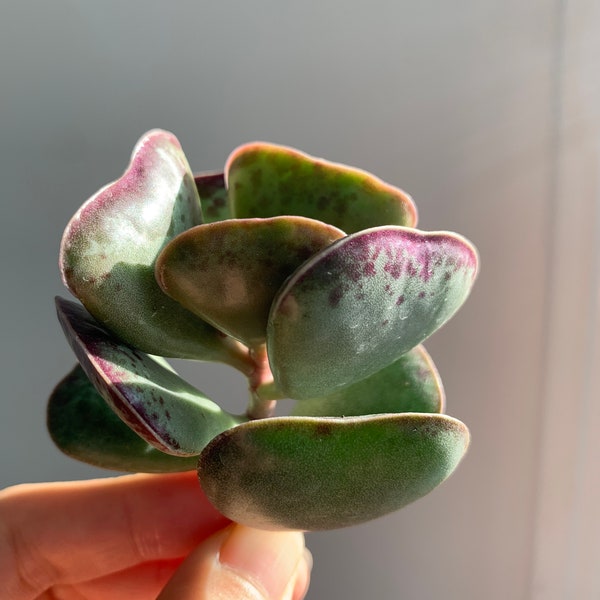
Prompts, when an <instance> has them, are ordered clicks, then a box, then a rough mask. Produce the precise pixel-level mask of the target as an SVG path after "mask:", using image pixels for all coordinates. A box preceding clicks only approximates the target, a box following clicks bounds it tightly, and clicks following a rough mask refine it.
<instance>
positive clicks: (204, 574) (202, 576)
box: [158, 525, 306, 600]
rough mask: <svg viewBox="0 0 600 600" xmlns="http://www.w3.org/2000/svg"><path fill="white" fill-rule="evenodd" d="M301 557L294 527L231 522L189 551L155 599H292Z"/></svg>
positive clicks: (299, 539)
mask: <svg viewBox="0 0 600 600" xmlns="http://www.w3.org/2000/svg"><path fill="white" fill-rule="evenodd" d="M304 561H305V559H304V536H303V535H302V534H301V533H299V532H291V531H286V532H281V531H279V532H273V531H261V530H256V529H250V528H249V527H244V526H242V525H231V526H230V527H228V528H227V529H226V530H224V531H220V532H219V533H217V534H216V535H214V536H212V537H211V538H210V539H208V540H206V541H205V542H203V543H202V544H201V545H200V546H199V547H198V548H197V549H196V550H194V552H193V553H192V554H190V556H188V558H187V559H186V560H185V562H184V563H183V564H182V566H181V567H180V568H179V569H178V571H177V572H176V573H175V575H174V576H173V578H172V579H171V580H170V581H169V583H168V584H167V586H166V587H165V589H164V590H163V592H162V594H161V595H160V596H159V598H158V600H211V599H212V598H222V599H223V600H292V598H293V597H294V596H293V594H294V593H295V583H296V581H297V577H298V573H299V572H300V571H301V570H302V569H306V565H305V564H304ZM298 597H299V598H300V597H301V596H298Z"/></svg>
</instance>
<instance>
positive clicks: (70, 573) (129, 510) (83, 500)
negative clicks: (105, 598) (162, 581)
mask: <svg viewBox="0 0 600 600" xmlns="http://www.w3.org/2000/svg"><path fill="white" fill-rule="evenodd" d="M228 522H229V521H228V520H227V519H226V518H225V517H223V516H222V515H220V514H219V513H218V512H217V511H216V510H215V509H214V508H213V507H212V506H211V505H210V503H209V502H208V500H207V499H206V497H205V496H204V494H203V492H202V490H201V489H200V485H199V484H198V479H197V477H196V474H195V473H177V474H172V475H126V476H123V477H116V478H112V479H98V480H92V481H85V482H67V483H47V484H30V485H20V486H16V487H14V488H8V489H7V490H4V491H3V492H0V573H5V574H7V576H3V577H2V578H1V579H0V597H2V598H12V597H19V598H20V597H22V595H15V592H14V590H25V591H26V592H27V593H28V594H30V595H32V597H35V595H37V594H39V593H41V592H43V591H44V590H46V589H48V588H49V587H51V586H52V585H55V584H57V583H76V582H80V581H87V580H90V579H93V578H96V577H101V576H103V575H107V574H109V573H113V572H116V571H121V570H123V569H126V568H128V567H131V566H134V565H136V564H140V563H144V562H148V561H155V560H167V559H172V558H177V557H182V556H185V555H187V554H188V553H189V552H190V551H191V550H192V549H193V548H194V547H195V546H196V545H197V544H198V543H199V542H200V541H201V540H203V539H204V538H206V537H208V536H209V535H211V534H212V533H214V532H215V531H217V530H218V529H221V528H222V527H225V526H226V525H227V524H228ZM21 594H23V592H21Z"/></svg>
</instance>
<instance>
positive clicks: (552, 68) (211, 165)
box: [0, 0, 563, 600]
mask: <svg viewBox="0 0 600 600" xmlns="http://www.w3.org/2000/svg"><path fill="white" fill-rule="evenodd" d="M561 11H562V9H561V3H560V2H547V1H543V0H534V1H530V2H522V1H521V0H508V1H500V0H496V1H494V0H484V1H481V2H470V1H461V0H459V1H457V2H452V3H444V2H435V1H433V0H424V1H420V2H417V1H414V2H407V1H402V2H391V1H390V2H386V1H382V0H372V1H371V2H369V3H366V2H362V3H361V2H348V1H345V2H342V1H337V0H322V1H319V2H316V1H315V2H313V1H305V2H302V3H291V2H282V1H278V2H276V1H272V2H271V1H266V0H261V1H256V2H250V1H248V2H242V1H238V2H228V1H221V2H206V1H204V2H202V1H199V2H183V1H179V2H162V3H161V2H155V1H143V2H142V1H129V2H106V1H104V2H96V3H92V2H75V1H66V0H56V1H54V2H23V3H17V2H14V3H8V2H0V185H1V190H2V193H1V197H0V219H1V220H0V223H1V227H2V235H1V236H0V244H1V246H0V249H1V256H2V270H3V273H2V279H3V284H2V293H1V296H0V302H1V309H2V310H1V312H0V314H1V315H2V316H1V318H2V336H1V339H0V353H1V354H0V358H1V360H2V362H1V364H2V382H3V398H2V402H1V405H0V415H1V417H0V457H1V458H0V461H1V463H0V484H1V485H2V486H4V485H10V484H15V483H19V482H26V481H44V480H60V479H75V478H88V477H96V476H100V475H101V476H104V475H106V473H105V472H104V471H100V470H96V469H93V468H91V467H88V466H86V465H83V464H78V463H76V462H75V461H72V460H71V459H69V458H66V457H64V456H62V455H61V454H60V453H59V452H58V451H57V450H55V449H54V447H53V446H52V444H51V443H50V441H49V439H48V437H47V434H46V433H45V424H44V408H45V401H46V397H47V395H48V393H49V392H50V390H51V388H52V387H53V385H54V384H55V383H56V382H57V381H58V380H59V379H60V378H61V377H62V376H63V374H64V373H65V372H66V371H67V370H68V369H69V368H70V367H71V365H72V364H73V362H74V359H73V356H72V354H71V352H70V350H69V348H68V347H67V344H66V342H65V341H64V339H63V337H62V334H61V332H60V330H59V326H58V324H57V322H56V319H55V316H54V308H53V301H52V298H53V296H54V295H56V294H62V295H67V293H66V292H65V291H64V290H63V289H62V285H61V282H60V278H59V275H58V270H57V252H58V243H59V240H60V237H61V233H62V230H63V228H64V226H65V224H66V222H67V220H68V219H69V218H70V216H71V215H72V213H73V212H74V211H75V210H76V209H77V207H78V206H79V205H80V204H81V203H82V202H83V201H84V200H85V199H86V198H87V197H88V196H90V195H91V194H92V193H93V192H95V191H96V190H97V189H98V188H99V187H100V186H102V185H104V184H105V183H107V182H109V181H111V180H113V179H115V178H116V177H118V176H119V175H120V174H121V172H122V171H123V169H124V168H125V166H126V165H127V162H128V160H129V154H130V152H131V149H132V148H133V145H134V144H135V142H136V141H137V139H138V138H139V137H140V136H141V135H142V134H143V133H144V132H145V131H146V130H148V129H151V128H154V127H161V128H164V129H168V130H171V131H173V132H174V133H175V134H176V135H177V136H178V137H179V139H180V141H181V143H182V145H183V148H184V150H185V152H186V155H187V157H188V159H189V161H190V164H191V165H192V168H193V169H195V170H205V169H217V168H220V167H221V166H222V165H223V164H224V161H225V159H226V157H227V155H228V153H229V152H230V151H231V150H232V149H233V148H234V147H236V146H237V145H239V144H241V143H243V142H247V141H251V140H255V139H260V140H268V141H272V142H277V143H282V144H286V145H291V146H295V147H297V148H300V149H302V150H304V151H306V152H309V153H311V154H314V155H318V156H323V157H325V158H328V159H331V160H334V161H337V162H344V163H348V164H351V165H356V166H360V167H362V168H364V169H367V170H370V171H372V172H374V173H376V174H377V175H379V176H380V177H382V178H383V179H384V180H386V181H388V182H390V183H392V184H395V185H398V186H400V187H402V188H404V189H405V190H407V191H408V192H409V193H410V194H411V195H412V196H413V197H414V198H415V200H416V202H417V204H418V207H419V211H420V227H421V228H423V229H428V230H436V229H450V230H456V231H458V232H460V233H462V234H464V235H466V236H467V237H469V238H470V239H471V240H472V241H473V242H474V243H475V244H476V245H477V246H478V248H479V250H480V254H481V259H482V272H481V276H480V278H479V280H478V282H477V285H476V288H475V290H474V292H473V294H472V296H471V298H470V300H469V301H468V303H467V304H466V306H465V307H464V308H463V309H462V310H461V312H460V313H459V314H458V315H457V316H456V317H455V318H454V319H453V320H452V322H451V323H449V324H448V325H447V326H446V327H444V329H443V330H442V331H441V332H439V333H437V334H436V335H435V336H434V337H433V338H432V339H431V340H430V341H429V343H428V345H427V346H428V349H429V351H430V352H431V354H432V355H433V357H434V359H435V361H436V363H437V365H438V368H439V370H440V372H441V374H442V377H443V378H444V383H445V386H446V391H447V396H448V408H447V410H448V412H449V413H450V414H452V415H453V416H456V417H458V418H460V419H461V420H463V421H464V422H466V423H467V424H468V425H469V427H470V429H471V432H472V438H473V441H472V446H471V450H470V452H469V454H468V456H467V458H466V459H465V461H464V462H463V464H462V465H461V467H460V468H459V470H458V472H457V473H456V474H455V475H454V476H453V477H452V478H451V479H450V480H449V481H447V482H446V483H445V484H444V485H443V486H441V487H440V488H438V489H437V490H436V491H434V492H433V493H432V494H431V495H429V496H428V497H426V498H424V499H423V500H421V501H419V502H418V503H416V504H414V505H411V506H410V507H408V508H406V509H405V510H403V511H401V512H398V513H396V514H394V515H391V516H388V517H385V518H382V519H380V520H378V521H375V522H372V523H369V524H366V525H363V526H360V527H356V528H353V529H349V530H342V531H335V532H329V533H320V534H312V535H310V536H309V546H310V547H311V549H312V550H313V552H314V555H315V560H316V562H315V569H314V583H313V588H312V591H311V594H309V597H310V598H315V599H316V598H323V599H325V598H344V599H363V598H381V599H387V598H389V599H392V598H403V599H408V600H412V599H414V600H428V599H433V598H438V597H444V598H447V599H456V600H458V599H459V598H461V599H462V598H466V599H479V598H486V599H487V600H496V599H497V600H500V599H502V600H504V599H506V598H511V599H519V598H526V597H529V596H528V590H529V585H530V576H531V547H532V544H533V522H534V518H533V517H534V510H535V485H536V465H537V459H538V442H539V432H540V420H539V417H538V415H539V410H540V405H541V398H542V383H541V382H542V377H541V373H542V371H541V369H542V361H543V356H544V354H543V349H544V335H543V331H544V314H545V310H546V303H545V292H544V291H545V285H546V280H547V278H548V277H549V270H548V269H549V265H548V260H547V256H546V254H545V248H546V247H547V242H548V236H549V230H548V227H549V225H551V208H552V202H553V197H554V196H553V186H554V170H553V166H554V165H555V162H554V161H555V154H554V149H553V148H554V145H553V144H554V141H555V138H556V134H557V126H556V114H557V110H558V104H559V102H558V100H557V89H558V87H557V86H558V85H559V82H558V80H557V77H558V76H559V72H560V71H559V69H558V67H557V65H558V63H559V62H560V55H559V54H560V43H561V41H560V40H561V19H562V18H563V13H562V12H561ZM185 373H186V374H187V375H189V376H190V377H193V378H194V381H195V383H197V384H198V385H199V386H200V387H201V388H202V389H203V390H205V391H206V392H207V393H209V394H213V395H214V396H215V397H216V398H220V399H221V398H224V397H228V396H233V397H236V396H239V398H240V402H239V407H240V408H241V406H242V403H243V400H242V399H243V398H244V394H245V392H244V390H243V382H242V381H240V380H238V379H236V378H235V374H233V375H231V374H230V373H229V372H228V371H225V370H221V369H218V368H216V367H214V366H208V367H204V368H203V369H202V371H201V372H192V370H188V369H186V370H185Z"/></svg>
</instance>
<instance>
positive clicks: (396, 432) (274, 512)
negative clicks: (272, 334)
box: [198, 413, 469, 531]
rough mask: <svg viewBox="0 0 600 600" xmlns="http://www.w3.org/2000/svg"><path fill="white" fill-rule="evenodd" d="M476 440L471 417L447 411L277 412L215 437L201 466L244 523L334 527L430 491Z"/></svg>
mask: <svg viewBox="0 0 600 600" xmlns="http://www.w3.org/2000/svg"><path fill="white" fill-rule="evenodd" d="M468 443H469V432H468V430H467V428H466V427H465V425H463V423H461V422H460V421H458V420H456V419H453V418H451V417H448V416H446V415H437V414H417V413H404V414H400V415H376V416H367V417H349V418H335V417H332V418H327V417H321V418H313V417H275V418H271V419H262V420H258V421H250V422H248V423H245V424H243V425H240V426H238V427H234V428H233V429H229V430H228V431H226V432H224V433H222V434H221V435H219V436H218V437H217V438H215V439H214V440H213V441H212V442H211V443H210V444H209V445H208V446H207V447H206V448H205V449H204V450H203V452H202V454H201V455H200V460H199V463H198V465H199V466H198V475H199V479H200V484H201V486H202V487H203V489H204V491H205V493H206V495H207V496H208V498H209V499H210V501H211V502H212V503H213V504H214V506H216V508H217V509H218V510H219V511H220V512H221V513H223V514H224V515H225V516H226V517H228V518H230V519H232V520H233V521H236V522H238V523H242V524H244V525H248V526H250V527H258V528H263V529H274V530H278V529H299V530H307V531H311V530H320V529H334V528H337V527H347V526H349V525H356V524H358V523H362V522H364V521H368V520H370V519H374V518H377V517H380V516H382V515H385V514H388V513H390V512H392V511H395V510H398V509H399V508H402V507H403V506H405V505H407V504H409V503H410V502H413V501H414V500H417V499H418V498H420V497H422V496H424V495H425V494H427V493H429V492H430V491H431V490H433V489H434V488H435V487H436V486H437V485H438V484H440V483H441V482H442V481H444V479H446V478H447V477H448V476H449V475H450V474H451V473H452V471H453V470H454V469H455V468H456V466H457V465H458V463H459V462H460V460H461V458H462V457H463V455H464V453H465V451H466V449H467V446H468Z"/></svg>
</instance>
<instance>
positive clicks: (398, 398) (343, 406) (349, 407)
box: [292, 346, 444, 417]
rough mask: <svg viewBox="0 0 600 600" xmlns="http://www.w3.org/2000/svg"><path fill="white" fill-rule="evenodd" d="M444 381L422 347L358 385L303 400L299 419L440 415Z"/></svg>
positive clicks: (296, 410) (298, 409)
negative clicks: (381, 414)
mask: <svg viewBox="0 0 600 600" xmlns="http://www.w3.org/2000/svg"><path fill="white" fill-rule="evenodd" d="M443 407H444V389H443V387H442V380H441V378H440V376H439V374H438V372H437V370H436V368H435V365H434V364H433V361H432V360H431V357H430V356H429V354H428V353H427V352H426V350H425V348H424V347H423V346H417V347H416V348H413V349H412V350H410V351H409V352H407V353H406V354H404V355H402V356H401V357H400V358H399V359H398V360H397V361H396V362H394V363H392V364H391V365H389V366H388V367H385V368H384V369H382V370H381V371H377V373H374V374H373V375H371V376H370V377H367V378H365V379H363V380H361V381H358V382H357V383H355V384H353V385H351V386H349V387H346V388H344V389H342V390H338V391H336V392H333V393H331V394H329V395H327V396H323V397H321V398H313V399H310V400H300V401H298V402H297V403H296V405H295V406H294V408H293V411H292V414H293V415H296V416H312V417H352V416H360V415H371V414H380V413H404V412H419V413H440V412H442V411H443Z"/></svg>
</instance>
